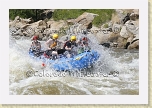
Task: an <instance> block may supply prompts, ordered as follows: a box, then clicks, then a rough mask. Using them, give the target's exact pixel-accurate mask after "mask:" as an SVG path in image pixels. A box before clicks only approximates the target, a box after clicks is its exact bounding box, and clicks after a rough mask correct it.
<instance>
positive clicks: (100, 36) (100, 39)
mask: <svg viewBox="0 0 152 108" xmlns="http://www.w3.org/2000/svg"><path fill="white" fill-rule="evenodd" d="M96 38H97V40H98V42H99V44H103V43H107V42H109V41H108V39H109V34H104V33H103V32H98V33H97V34H96Z"/></svg>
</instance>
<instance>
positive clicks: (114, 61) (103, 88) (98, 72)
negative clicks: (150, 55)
mask: <svg viewBox="0 0 152 108" xmlns="http://www.w3.org/2000/svg"><path fill="white" fill-rule="evenodd" d="M91 40H92V43H93V44H92V47H91V48H92V49H95V50H96V51H98V52H99V53H100V55H101V56H100V58H99V60H98V61H97V62H96V63H95V64H94V65H93V67H90V68H89V69H87V70H81V71H79V72H75V73H74V72H72V74H70V73H69V72H62V73H60V72H55V71H54V70H53V69H51V68H49V66H46V67H43V66H42V62H41V61H35V60H33V59H31V58H30V57H29V55H28V50H29V47H30V44H31V40H30V39H29V38H25V37H22V38H19V39H14V38H12V36H10V40H9V94H10V95H139V50H126V49H117V48H105V47H103V46H101V45H98V44H97V42H96V41H97V40H95V39H93V36H91ZM40 42H41V43H42V46H43V45H44V42H43V41H40ZM29 72H32V73H35V74H33V75H32V76H28V75H27V74H29Z"/></svg>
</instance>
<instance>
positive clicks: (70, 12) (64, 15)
mask: <svg viewBox="0 0 152 108" xmlns="http://www.w3.org/2000/svg"><path fill="white" fill-rule="evenodd" d="M84 12H90V13H94V14H98V15H99V16H97V17H95V19H94V21H93V25H95V26H101V25H102V24H103V23H105V22H107V21H109V20H111V17H112V13H114V9H58V10H55V11H54V13H53V19H54V20H55V21H58V20H67V19H75V18H77V17H78V16H80V15H81V14H83V13H84Z"/></svg>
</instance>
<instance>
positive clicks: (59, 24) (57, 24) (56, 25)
mask: <svg viewBox="0 0 152 108" xmlns="http://www.w3.org/2000/svg"><path fill="white" fill-rule="evenodd" d="M65 27H67V23H66V22H65V21H63V20H60V21H54V22H53V23H51V28H50V30H51V32H52V33H54V32H56V31H57V32H59V30H60V29H61V28H65Z"/></svg>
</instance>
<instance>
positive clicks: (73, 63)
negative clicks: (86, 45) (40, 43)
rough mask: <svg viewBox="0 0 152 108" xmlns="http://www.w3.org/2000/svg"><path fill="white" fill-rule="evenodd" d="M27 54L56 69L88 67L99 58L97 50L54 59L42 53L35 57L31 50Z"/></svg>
mask: <svg viewBox="0 0 152 108" xmlns="http://www.w3.org/2000/svg"><path fill="white" fill-rule="evenodd" d="M29 55H30V56H31V57H32V58H34V59H36V60H41V61H42V62H43V63H46V64H49V65H50V68H53V69H54V70H56V71H71V70H80V69H84V68H88V67H89V66H92V65H93V64H94V63H95V62H96V61H97V60H98V58H99V54H98V52H97V51H94V50H91V51H87V52H83V53H81V54H78V55H75V56H73V57H71V58H67V57H64V56H62V57H58V58H57V59H55V60H52V59H48V58H45V57H44V55H43V54H42V55H41V56H39V57H35V56H34V54H33V53H32V52H31V51H29Z"/></svg>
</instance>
